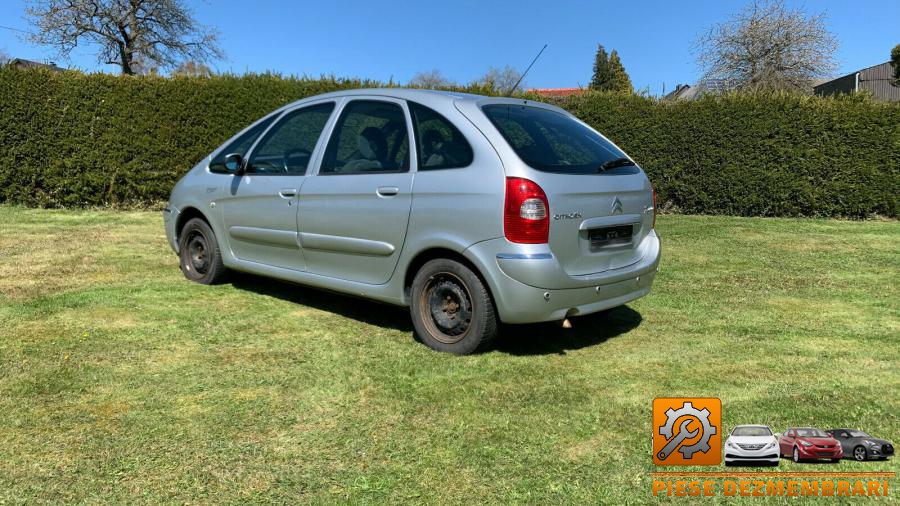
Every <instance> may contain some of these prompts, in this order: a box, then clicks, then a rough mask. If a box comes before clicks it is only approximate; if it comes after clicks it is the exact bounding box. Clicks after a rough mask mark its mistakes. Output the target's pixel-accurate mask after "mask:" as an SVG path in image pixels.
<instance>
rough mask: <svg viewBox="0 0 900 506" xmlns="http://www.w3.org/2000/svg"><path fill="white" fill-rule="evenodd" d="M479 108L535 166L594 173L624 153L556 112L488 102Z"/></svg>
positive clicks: (517, 151)
mask: <svg viewBox="0 0 900 506" xmlns="http://www.w3.org/2000/svg"><path fill="white" fill-rule="evenodd" d="M482 110H483V111H484V114H485V115H486V116H487V117H488V119H489V120H490V121H491V123H493V124H494V126H495V127H497V130H499V131H500V134H502V135H503V138H504V139H506V142H508V143H509V145H510V146H511V147H512V148H513V150H514V151H515V152H516V154H517V155H519V158H521V159H522V161H523V162H525V163H527V164H528V165H530V166H531V167H533V168H535V169H537V170H542V171H545V172H556V173H561V174H594V173H596V172H597V171H598V169H599V168H600V167H601V166H602V165H603V164H604V163H606V162H609V161H612V160H615V159H618V158H624V157H625V153H623V152H622V151H621V150H620V149H619V148H617V147H616V146H614V145H613V144H612V143H610V142H609V141H607V140H606V139H604V138H603V137H601V136H599V135H597V133H595V132H594V131H592V130H591V129H589V128H587V127H586V126H584V125H582V124H581V123H579V122H577V121H575V120H574V119H572V118H570V117H568V116H566V115H563V114H560V113H558V112H554V111H550V110H547V109H543V108H540V107H530V106H524V105H516V104H490V105H485V106H484V107H482Z"/></svg>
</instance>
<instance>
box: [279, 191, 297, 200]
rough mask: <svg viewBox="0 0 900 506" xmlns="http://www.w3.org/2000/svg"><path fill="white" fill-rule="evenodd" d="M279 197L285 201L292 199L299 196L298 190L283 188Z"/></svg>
mask: <svg viewBox="0 0 900 506" xmlns="http://www.w3.org/2000/svg"><path fill="white" fill-rule="evenodd" d="M278 196H279V197H281V198H283V199H292V198H294V197H296V196H297V189H296V188H282V189H281V191H279V192H278Z"/></svg>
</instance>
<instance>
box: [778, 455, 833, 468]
mask: <svg viewBox="0 0 900 506" xmlns="http://www.w3.org/2000/svg"><path fill="white" fill-rule="evenodd" d="M781 460H784V461H785V462H793V461H794V459H793V458H792V457H784V456H782V457H781ZM799 463H800V464H803V465H806V464H812V465H814V466H835V465H838V464H840V463H841V461H840V460H839V461H837V462H834V461H832V460H831V459H800V462H799Z"/></svg>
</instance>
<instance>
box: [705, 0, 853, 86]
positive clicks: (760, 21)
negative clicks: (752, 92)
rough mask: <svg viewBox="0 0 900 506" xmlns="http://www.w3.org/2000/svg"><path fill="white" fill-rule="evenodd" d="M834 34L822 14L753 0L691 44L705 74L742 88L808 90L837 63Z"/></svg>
mask: <svg viewBox="0 0 900 506" xmlns="http://www.w3.org/2000/svg"><path fill="white" fill-rule="evenodd" d="M837 46H838V43H837V39H836V38H835V36H834V35H833V34H832V33H831V32H829V31H828V29H827V28H826V26H825V16H824V14H818V15H813V16H808V15H807V14H806V13H805V12H803V11H802V10H801V9H794V10H792V9H788V8H787V7H785V5H784V2H783V1H782V0H754V2H752V3H751V4H749V5H748V6H747V7H746V8H745V9H744V10H743V11H741V12H739V13H738V14H736V15H734V16H733V17H732V18H731V19H729V20H728V21H725V22H723V23H719V24H716V25H714V26H713V27H711V28H710V29H709V30H708V31H707V32H705V33H704V34H702V35H701V36H700V37H699V38H698V39H697V41H696V43H695V52H696V54H697V64H698V66H699V68H700V69H701V71H702V73H703V77H704V79H707V80H723V81H726V82H728V83H729V84H731V85H732V86H734V87H737V88H744V89H787V90H797V91H809V90H811V83H812V81H813V79H815V78H818V77H828V76H830V75H831V74H832V72H834V70H835V69H836V67H837V65H836V62H835V56H834V55H835V52H836V51H837Z"/></svg>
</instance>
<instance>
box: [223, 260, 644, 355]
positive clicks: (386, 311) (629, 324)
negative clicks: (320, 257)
mask: <svg viewBox="0 0 900 506" xmlns="http://www.w3.org/2000/svg"><path fill="white" fill-rule="evenodd" d="M231 276H232V277H231V284H232V286H234V287H235V288H237V289H239V290H247V291H250V292H254V293H258V294H262V295H267V296H269V297H277V298H279V299H282V300H287V301H290V302H293V303H295V304H302V305H304V306H309V307H312V308H316V309H319V310H321V311H328V312H330V313H335V314H339V315H341V316H343V317H346V318H352V319H354V320H357V321H360V322H363V323H367V324H369V325H376V326H378V327H384V328H390V329H394V330H397V331H400V332H408V333H410V334H413V326H412V321H411V320H410V317H409V310H408V309H406V308H402V307H398V306H392V305H390V304H383V303H380V302H375V301H372V300H368V299H361V298H356V297H352V296H350V295H343V294H339V293H333V292H329V291H326V290H320V289H318V288H313V287H307V286H303V285H297V284H293V283H289V282H286V281H279V280H277V279H272V278H267V277H264V276H257V275H254V274H247V273H232V274H231ZM571 322H572V326H573V328H571V329H564V328H561V327H559V326H558V325H556V324H555V323H536V324H530V325H502V326H501V327H500V334H499V335H498V336H497V341H496V343H495V345H494V348H493V349H492V350H488V351H489V352H490V351H494V352H499V353H507V354H510V355H564V354H565V353H566V351H568V350H578V349H581V348H586V347H588V346H594V345H597V344H601V343H603V342H605V341H607V340H609V339H612V338H614V337H617V336H619V335H622V334H625V333H627V332H629V331H631V330H633V329H634V328H636V327H637V326H638V325H640V323H641V314H640V313H638V312H637V311H635V310H634V309H631V308H630V307H628V306H619V307H617V308H613V309H609V310H606V311H601V312H599V313H595V314H592V315H587V316H582V317H578V318H572V319H571ZM411 337H414V336H411ZM416 340H418V339H416Z"/></svg>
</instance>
